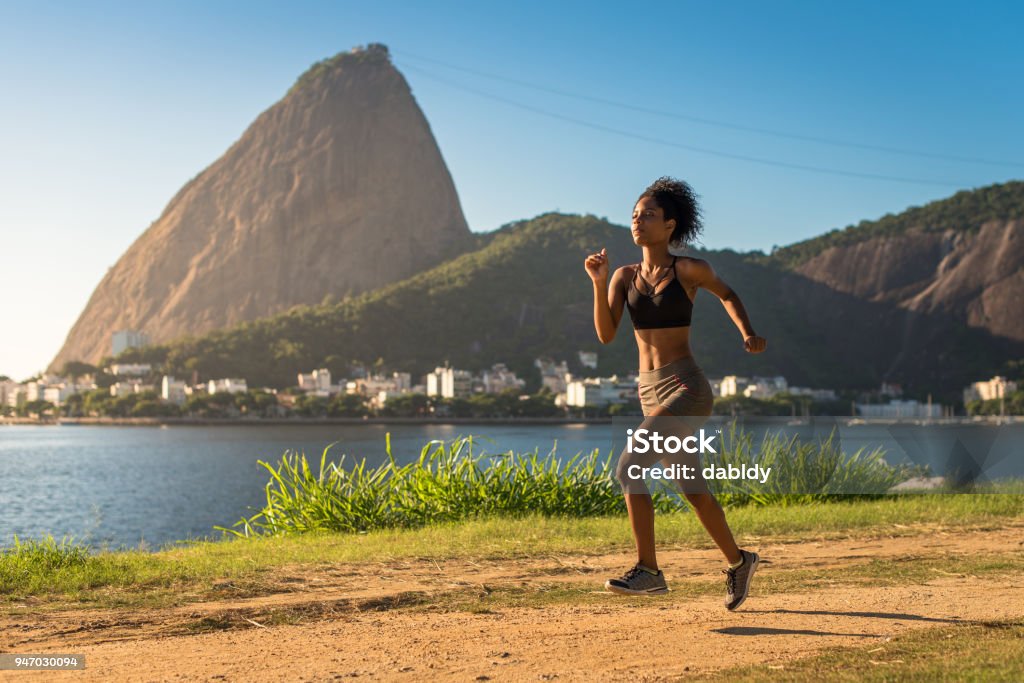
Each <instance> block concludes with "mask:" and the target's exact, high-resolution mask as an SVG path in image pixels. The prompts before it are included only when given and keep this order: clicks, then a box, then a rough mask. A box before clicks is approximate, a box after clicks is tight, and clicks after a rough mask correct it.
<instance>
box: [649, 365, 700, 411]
mask: <svg viewBox="0 0 1024 683" xmlns="http://www.w3.org/2000/svg"><path fill="white" fill-rule="evenodd" d="M638 384H639V392H640V405H641V407H642V408H643V411H644V415H650V414H651V413H652V412H653V411H654V409H655V408H657V407H658V406H661V407H663V408H665V409H667V410H668V411H669V412H670V413H672V414H673V415H687V416H692V417H700V416H703V417H708V416H710V415H711V408H712V405H713V404H714V401H715V397H714V394H713V393H712V392H711V383H710V382H708V380H707V378H706V377H705V376H704V372H703V371H702V370H701V369H700V368H699V367H698V366H697V363H696V362H695V361H694V360H693V357H689V358H680V359H679V360H674V361H672V362H671V363H669V364H668V365H663V366H661V367H660V368H655V369H653V370H649V371H646V372H641V373H640V379H639V382H638Z"/></svg>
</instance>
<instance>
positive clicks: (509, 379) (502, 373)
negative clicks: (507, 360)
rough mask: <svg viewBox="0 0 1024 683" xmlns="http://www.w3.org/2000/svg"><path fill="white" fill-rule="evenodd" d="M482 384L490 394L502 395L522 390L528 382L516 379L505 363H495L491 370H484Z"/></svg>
mask: <svg viewBox="0 0 1024 683" xmlns="http://www.w3.org/2000/svg"><path fill="white" fill-rule="evenodd" d="M481 384H482V385H483V390H484V392H485V393H488V394H500V393H501V392H503V391H507V390H508V389H522V388H523V387H525V386H526V381H525V380H521V379H519V378H518V377H516V375H515V373H514V372H512V371H511V370H509V369H508V368H507V367H506V366H505V364H504V363H495V364H494V365H492V366H491V369H490V370H484V372H483V377H482V381H481Z"/></svg>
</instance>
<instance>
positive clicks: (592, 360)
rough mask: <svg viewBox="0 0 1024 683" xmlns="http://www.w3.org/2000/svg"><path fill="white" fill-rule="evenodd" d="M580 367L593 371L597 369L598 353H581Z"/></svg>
mask: <svg viewBox="0 0 1024 683" xmlns="http://www.w3.org/2000/svg"><path fill="white" fill-rule="evenodd" d="M579 357H580V365H582V366H583V367H585V368H590V369H591V370H596V369H597V351H580V352H579Z"/></svg>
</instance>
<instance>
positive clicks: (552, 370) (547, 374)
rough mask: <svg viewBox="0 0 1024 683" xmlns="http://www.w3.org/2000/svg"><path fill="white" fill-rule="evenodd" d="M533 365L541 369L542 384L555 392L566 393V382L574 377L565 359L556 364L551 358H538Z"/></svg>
mask: <svg viewBox="0 0 1024 683" xmlns="http://www.w3.org/2000/svg"><path fill="white" fill-rule="evenodd" d="M533 365H534V367H536V368H537V369H538V370H540V383H541V386H544V387H547V388H548V390H550V391H551V393H553V394H562V393H565V388H566V382H567V381H568V378H571V377H572V375H571V374H569V366H568V365H567V364H566V362H565V361H562V362H561V363H557V364H556V363H555V361H553V360H551V359H550V358H538V359H536V360H535V361H533Z"/></svg>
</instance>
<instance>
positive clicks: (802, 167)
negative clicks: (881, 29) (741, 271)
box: [404, 65, 971, 188]
mask: <svg viewBox="0 0 1024 683" xmlns="http://www.w3.org/2000/svg"><path fill="white" fill-rule="evenodd" d="M404 68H405V69H410V70H412V71H414V72H416V73H418V74H420V75H421V76H423V77H424V78H427V79H430V80H433V81H437V82H438V83H443V84H444V85H447V86H449V87H452V88H456V89H459V90H464V91H466V92H468V93H471V94H473V95H476V96H478V97H483V98H486V99H490V100H494V101H496V102H501V103H502V104H506V105H508V106H511V107H516V108H518V109H523V110H525V111H529V112H532V113H535V114H540V115H541V116H547V117H549V118H553V119H557V120H559V121H565V122H567V123H572V124H574V125H577V126H583V127H585V128H590V129H592V130H597V131H601V132H603V133H611V134H613V135H619V136H621V137H626V138H630V139H633V140H640V141H643V142H650V143H653V144H656V145H663V146H666V147H674V148H677V149H685V150H687V151H690V152H697V153H699V154H708V155H711V156H717V157H723V158H726V159H734V160H737V161H747V162H750V163H755V164H763V165H766V166H777V167H780V168H788V169H793V170H798V171H810V172H813V173H826V174H830V175H841V176H847V177H852V178H865V179H869V180H885V181H889V182H897V183H911V184H914V185H936V186H943V187H956V188H964V187H969V186H970V185H971V183H950V182H945V181H941V180H925V179H921V178H906V177H901V176H890V175H881V174H877V173H861V172H858V171H846V170H843V169H838V168H828V167H825V166H810V165H806V164H794V163H789V162H786V161H775V160H772V159H763V158H761V157H753V156H748V155H745V154H733V153H731V152H722V151H719V150H715V149H708V148H705V147H696V146H694V145H686V144H683V143H679V142H673V141H670V140H662V139H659V138H653V137H649V136H647V135H640V134H637V133H632V132H630V131H625V130H620V129H618V128H612V127H610V126H605V125H602V124H599V123H591V122H589V121H583V120H582V119H577V118H573V117H571V116H564V115H562V114H556V113H555V112H550V111H547V110H545V109H540V108H537V107H533V106H531V105H528V104H522V103H520V102H516V101H514V100H510V99H507V98H504V97H501V96H499V95H492V94H490V93H486V92H483V91H480V90H476V89H475V88H470V87H468V86H465V85H462V84H461V83H455V82H453V81H449V80H448V79H446V78H442V77H440V76H436V75H433V74H431V73H430V72H428V71H425V70H424V69H422V68H420V67H417V66H412V65H406V66H405V67H404Z"/></svg>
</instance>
